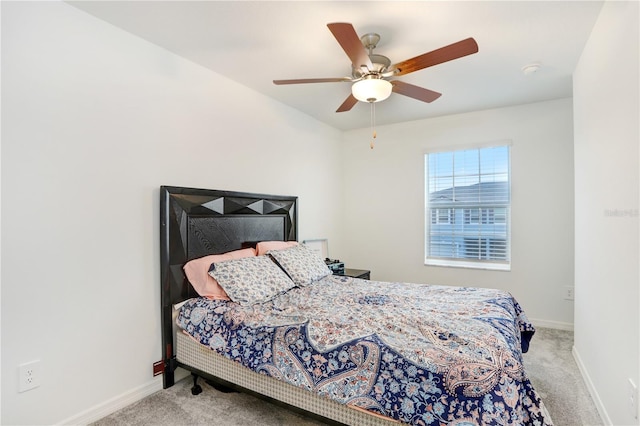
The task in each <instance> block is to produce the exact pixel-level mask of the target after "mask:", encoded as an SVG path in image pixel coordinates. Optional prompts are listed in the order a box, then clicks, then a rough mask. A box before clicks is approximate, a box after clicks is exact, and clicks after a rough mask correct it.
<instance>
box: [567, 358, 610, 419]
mask: <svg viewBox="0 0 640 426" xmlns="http://www.w3.org/2000/svg"><path fill="white" fill-rule="evenodd" d="M571 354H572V355H573V359H575V360H576V364H578V370H580V374H581V375H582V379H583V380H584V383H585V384H586V385H587V390H588V391H589V394H590V395H591V398H592V399H593V403H594V404H595V405H596V409H597V410H598V414H600V418H601V419H602V421H603V423H604V424H605V426H613V423H612V422H611V419H610V418H609V415H608V414H607V410H605V408H604V404H602V400H601V399H600V395H598V392H597V391H596V388H595V386H593V382H592V381H591V377H590V376H589V373H588V372H587V369H586V368H585V366H584V364H583V362H582V359H581V358H580V354H578V350H577V349H576V347H575V346H574V347H573V349H572V350H571Z"/></svg>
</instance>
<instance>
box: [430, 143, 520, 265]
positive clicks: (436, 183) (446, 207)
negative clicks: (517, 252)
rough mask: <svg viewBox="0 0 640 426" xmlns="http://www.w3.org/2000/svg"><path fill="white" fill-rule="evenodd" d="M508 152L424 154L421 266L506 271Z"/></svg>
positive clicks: (497, 149)
mask: <svg viewBox="0 0 640 426" xmlns="http://www.w3.org/2000/svg"><path fill="white" fill-rule="evenodd" d="M509 148H510V147H509V145H502V146H492V147H486V148H474V149H465V150H459V151H447V152H432V153H429V154H426V155H425V188H426V197H427V203H426V209H427V211H426V212H425V213H426V218H427V223H426V225H427V226H426V235H425V240H426V241H425V245H426V256H425V264H427V265H445V266H464V267H478V268H491V269H509V264H510V261H511V255H510V247H511V241H510V239H511V236H510V222H511V220H510V219H511V218H510V216H511V190H510V186H511V185H510V152H509Z"/></svg>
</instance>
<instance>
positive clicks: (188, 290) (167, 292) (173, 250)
mask: <svg viewBox="0 0 640 426" xmlns="http://www.w3.org/2000/svg"><path fill="white" fill-rule="evenodd" d="M297 203H298V198H297V197H293V196H279V195H266V194H250V193H244V192H232V191H218V190H211V189H196V188H181V187H175V186H161V187H160V268H161V269H160V278H161V297H160V298H161V309H162V340H163V341H162V347H163V351H164V354H163V358H164V361H165V375H164V380H165V383H164V385H165V386H164V387H165V388H166V387H168V386H171V385H173V369H172V368H167V367H169V365H168V363H171V360H172V359H173V355H174V354H173V317H172V307H173V305H174V304H176V303H179V302H181V301H183V300H186V299H188V298H190V297H196V296H197V293H195V291H194V290H193V288H192V287H191V285H190V284H189V282H188V281H187V279H186V277H185V275H184V272H183V269H182V267H183V266H184V264H185V263H186V262H187V261H189V260H191V259H195V258H198V257H202V256H206V255H209V254H220V253H225V252H228V251H231V250H237V249H240V248H243V247H246V246H248V245H253V244H255V243H256V242H258V241H273V240H283V241H295V240H297V239H298V226H297V214H298V213H297V212H298V208H297V207H298V206H297ZM168 371H171V374H170V378H168V376H169V375H168V374H167V372H168ZM168 379H170V380H169V381H170V383H168Z"/></svg>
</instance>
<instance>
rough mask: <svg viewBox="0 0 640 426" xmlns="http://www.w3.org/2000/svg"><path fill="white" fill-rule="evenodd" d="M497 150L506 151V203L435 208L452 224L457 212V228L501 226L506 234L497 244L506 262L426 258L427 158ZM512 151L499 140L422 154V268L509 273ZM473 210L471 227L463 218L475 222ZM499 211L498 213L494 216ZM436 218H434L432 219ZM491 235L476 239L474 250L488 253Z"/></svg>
mask: <svg viewBox="0 0 640 426" xmlns="http://www.w3.org/2000/svg"><path fill="white" fill-rule="evenodd" d="M499 147H506V148H507V151H508V152H507V161H508V164H507V176H508V185H507V188H508V202H507V204H506V205H498V204H493V205H490V204H489V203H487V204H486V205H484V206H475V205H469V204H466V205H460V206H457V207H455V208H454V207H450V206H449V207H447V206H442V207H440V206H438V207H435V208H437V209H449V210H450V211H451V212H452V213H450V214H453V216H454V221H455V210H456V209H459V210H460V213H461V216H460V217H459V218H458V219H460V222H461V225H462V226H465V224H466V225H467V226H469V225H470V226H481V225H489V226H491V225H496V224H504V226H505V229H506V231H505V233H506V239H503V240H501V241H502V243H503V244H504V245H505V250H504V251H505V256H506V260H504V261H502V260H498V259H482V258H481V259H469V258H461V257H451V258H450V257H433V256H429V245H430V237H431V227H432V226H433V225H432V221H431V218H432V216H431V208H430V203H429V200H430V197H429V155H431V154H438V153H445V152H446V153H455V152H457V151H465V150H481V149H486V148H499ZM512 148H513V145H512V143H511V141H509V140H501V141H494V142H489V143H484V144H470V145H457V146H453V147H442V148H436V149H430V150H428V151H425V152H424V153H423V154H424V175H423V179H424V180H423V183H424V197H425V198H424V213H425V229H424V249H425V252H424V264H425V266H444V267H454V268H472V269H486V270H495V271H510V270H511V260H512V258H511V246H512V240H513V235H512V232H511V212H512V197H511V186H512V173H511V161H512ZM473 209H478V212H477V215H478V218H477V222H478V223H477V224H474V223H471V224H467V217H469V219H470V220H471V221H472V222H473V220H474V219H476V218H475V215H474V217H473V218H471V210H473ZM480 209H482V210H484V209H487V210H489V209H490V210H491V213H490V212H489V211H487V212H486V213H485V212H484V211H482V210H480ZM498 211H499V213H497V212H498ZM467 213H469V216H467ZM436 216H437V215H436ZM498 217H500V218H501V219H499V220H498V221H496V218H498ZM483 218H484V219H485V220H486V221H487V222H489V221H490V222H492V223H491V224H488V223H487V224H484V223H483ZM490 237H491V235H489V234H486V235H480V236H479V241H480V239H482V241H480V242H479V244H478V246H479V251H481V250H482V249H484V250H486V251H488V250H491V247H493V245H492V243H491V242H489V239H490ZM493 244H500V243H499V242H497V241H496V242H493ZM453 251H454V252H457V251H458V248H457V247H456V248H455V249H454V250H453ZM481 256H482V254H479V257H481Z"/></svg>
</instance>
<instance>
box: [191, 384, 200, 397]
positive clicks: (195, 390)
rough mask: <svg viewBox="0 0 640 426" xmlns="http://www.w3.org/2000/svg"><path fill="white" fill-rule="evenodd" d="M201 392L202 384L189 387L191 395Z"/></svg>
mask: <svg viewBox="0 0 640 426" xmlns="http://www.w3.org/2000/svg"><path fill="white" fill-rule="evenodd" d="M201 393H202V386H200V385H193V387H192V388H191V395H200V394H201Z"/></svg>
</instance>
